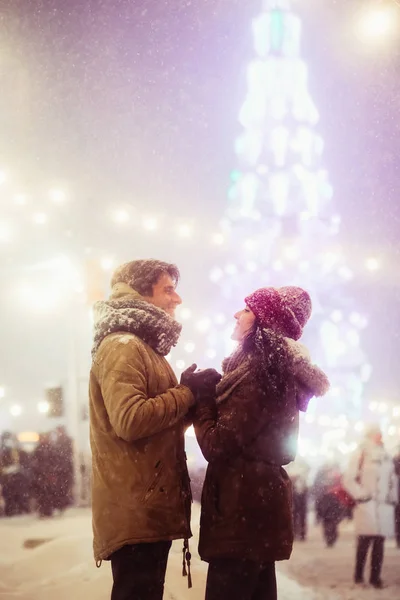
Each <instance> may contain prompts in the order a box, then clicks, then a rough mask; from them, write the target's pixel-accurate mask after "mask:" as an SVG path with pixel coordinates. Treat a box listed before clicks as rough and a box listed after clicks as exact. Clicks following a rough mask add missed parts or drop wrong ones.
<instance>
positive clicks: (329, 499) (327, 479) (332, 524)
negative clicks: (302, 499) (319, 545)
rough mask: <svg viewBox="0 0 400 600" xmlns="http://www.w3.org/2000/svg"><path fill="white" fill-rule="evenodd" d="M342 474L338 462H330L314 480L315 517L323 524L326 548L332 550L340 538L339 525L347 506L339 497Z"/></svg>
mask: <svg viewBox="0 0 400 600" xmlns="http://www.w3.org/2000/svg"><path fill="white" fill-rule="evenodd" d="M341 485H342V473H341V470H340V467H339V465H338V464H337V463H336V462H328V463H326V464H325V465H323V466H322V467H321V468H320V469H319V471H318V472H317V474H316V476H315V480H314V488H313V494H314V498H315V515H316V521H317V523H321V525H322V532H323V536H324V540H325V543H326V546H327V547H328V548H332V547H333V546H334V545H335V544H336V542H337V539H338V537H339V523H340V522H341V520H342V519H343V517H344V515H345V510H346V509H345V506H344V505H343V504H342V502H341V501H340V499H339V497H338V493H337V491H338V489H339V488H340V487H341Z"/></svg>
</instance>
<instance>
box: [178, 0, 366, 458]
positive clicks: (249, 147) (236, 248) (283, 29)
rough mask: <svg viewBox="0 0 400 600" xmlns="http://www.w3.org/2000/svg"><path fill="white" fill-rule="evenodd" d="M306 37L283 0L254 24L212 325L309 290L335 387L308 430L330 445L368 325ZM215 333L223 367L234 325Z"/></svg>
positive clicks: (341, 427)
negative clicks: (256, 304)
mask: <svg viewBox="0 0 400 600" xmlns="http://www.w3.org/2000/svg"><path fill="white" fill-rule="evenodd" d="M301 30H302V27H301V21H300V19H299V17H298V16H297V15H296V14H294V13H293V12H292V11H291V9H290V3H289V2H287V1H285V0H265V1H264V6H263V11H262V13H261V15H260V16H259V17H258V18H256V19H255V20H254V22H253V35H254V49H255V53H256V56H255V58H254V59H253V60H252V62H251V63H250V65H249V67H248V71H247V94H246V98H245V101H244V104H243V106H242V108H241V110H240V114H239V122H240V125H241V133H240V135H239V136H238V138H237V140H236V145H235V150H236V154H237V158H238V168H237V170H235V171H233V172H232V173H231V186H230V189H229V193H228V197H229V204H228V207H227V209H226V211H225V215H224V218H223V223H222V229H223V234H224V236H225V239H226V253H225V254H224V256H225V258H226V260H225V263H224V264H220V265H218V266H215V267H214V268H213V269H212V271H211V279H212V281H213V282H215V284H216V285H217V286H218V291H216V297H219V298H221V304H220V310H219V311H217V317H216V319H215V318H214V323H215V321H217V323H216V324H217V325H218V324H221V323H223V321H224V316H223V315H224V314H225V315H227V316H230V315H232V314H233V313H234V312H235V311H236V310H238V309H240V308H242V306H241V302H242V299H243V298H244V297H245V295H246V294H247V293H249V292H250V291H252V290H253V289H255V288H256V287H263V286H269V285H272V286H280V285H289V284H294V285H300V286H302V287H304V288H306V289H307V290H309V292H310V293H311V295H312V298H313V305H314V311H313V318H312V320H311V322H310V324H309V325H308V326H307V332H306V334H305V336H304V341H305V342H306V343H307V345H308V346H309V347H310V349H311V352H312V356H313V358H314V360H315V361H316V362H317V363H318V364H319V365H320V366H321V367H323V368H324V369H325V370H326V372H327V373H328V374H329V377H330V379H331V382H332V388H331V391H330V393H329V396H327V397H325V399H323V400H321V401H319V402H318V403H315V404H314V403H312V404H311V408H310V412H309V414H308V416H307V418H306V423H304V424H303V431H304V432H306V431H307V423H308V424H310V425H311V423H313V422H315V421H316V420H317V422H318V423H319V425H321V428H320V430H321V429H322V430H324V431H326V432H328V429H329V435H330V436H331V438H332V440H331V442H333V440H336V441H337V442H338V443H339V444H340V437H341V436H342V438H343V436H344V431H345V429H346V427H347V426H348V424H349V422H351V421H356V420H357V419H360V418H361V411H362V399H363V388H364V384H365V382H366V381H367V380H368V378H369V376H370V366H369V365H368V364H367V363H366V361H365V357H364V354H363V352H362V349H361V347H360V331H361V330H362V329H363V328H364V327H365V325H366V320H365V318H364V317H362V315H361V314H360V313H359V312H358V311H357V310H355V308H354V306H353V304H352V302H351V300H350V299H349V298H348V297H347V296H346V284H347V283H348V282H349V281H350V280H351V279H352V276H353V275H352V272H351V270H350V269H349V268H348V266H347V265H346V263H345V258H344V256H343V254H342V252H341V249H340V245H339V240H338V236H337V234H338V232H339V226H340V217H339V216H338V214H337V212H336V210H335V207H334V204H333V190H332V186H331V184H330V181H329V176H328V172H327V170H326V169H325V168H324V166H323V163H322V151H323V146H324V144H323V140H322V139H321V137H320V136H319V134H318V131H317V129H316V125H317V123H318V120H319V115H318V111H317V108H316V106H315V104H314V102H313V100H312V98H311V96H310V93H309V90H308V70H307V66H306V64H305V62H304V61H303V60H302V59H301V57H300V40H301ZM218 319H219V322H218ZM227 323H228V321H227ZM211 329H212V330H213V333H212V334H210V333H209V334H208V336H207V341H208V347H209V348H211V350H208V353H209V357H210V358H211V357H213V355H214V354H213V350H212V348H218V350H217V351H216V353H215V354H216V356H215V364H218V363H219V360H220V359H221V358H222V356H224V355H226V354H227V353H228V352H229V350H230V344H229V343H228V344H226V345H225V346H224V347H221V340H229V337H230V333H231V330H232V319H229V326H228V325H227V326H226V327H225V328H224V327H222V331H221V329H220V330H219V331H218V332H217V331H215V327H212V328H211ZM189 351H190V348H189ZM196 353H197V351H196ZM196 358H197V356H196ZM178 362H179V361H178ZM178 366H179V365H178ZM304 428H305V429H304ZM335 431H336V432H337V435H336V434H335ZM306 435H307V433H306ZM328 437H329V436H328ZM336 441H335V442H333V443H336ZM344 452H345V450H344Z"/></svg>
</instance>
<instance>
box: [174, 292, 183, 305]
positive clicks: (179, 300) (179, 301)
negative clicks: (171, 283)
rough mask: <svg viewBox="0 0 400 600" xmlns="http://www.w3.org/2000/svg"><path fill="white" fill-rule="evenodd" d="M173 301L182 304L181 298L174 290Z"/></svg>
mask: <svg viewBox="0 0 400 600" xmlns="http://www.w3.org/2000/svg"><path fill="white" fill-rule="evenodd" d="M174 302H175V303H176V304H182V298H181V297H180V295H179V294H177V293H176V292H175V294H174Z"/></svg>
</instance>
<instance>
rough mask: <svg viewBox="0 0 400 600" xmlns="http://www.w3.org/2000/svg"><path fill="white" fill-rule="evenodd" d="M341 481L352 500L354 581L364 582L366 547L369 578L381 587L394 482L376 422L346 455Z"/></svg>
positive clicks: (390, 528) (391, 527)
mask: <svg viewBox="0 0 400 600" xmlns="http://www.w3.org/2000/svg"><path fill="white" fill-rule="evenodd" d="M343 484H344V486H345V488H346V490H347V491H348V493H349V494H350V495H351V496H352V497H353V498H354V501H355V503H356V505H355V508H354V528H355V533H356V536H357V551H356V565H355V573H354V581H355V583H363V582H364V569H365V564H366V560H367V555H368V550H369V548H370V547H371V548H372V554H371V570H370V577H369V582H370V584H371V585H372V586H373V587H375V588H378V589H379V588H382V587H383V582H382V578H381V572H382V565H383V558H384V543H385V538H386V537H394V506H395V505H396V503H397V500H398V497H397V493H398V482H397V478H396V475H395V469H394V464H393V459H392V458H391V457H390V456H389V454H388V453H387V452H386V450H385V448H384V445H383V441H382V432H381V429H380V426H379V425H370V426H368V427H367V428H366V429H365V433H364V439H363V440H362V442H361V444H360V445H359V447H358V448H357V450H356V451H355V452H354V454H353V455H352V457H351V458H350V461H349V465H348V468H347V470H346V471H345V474H344V478H343Z"/></svg>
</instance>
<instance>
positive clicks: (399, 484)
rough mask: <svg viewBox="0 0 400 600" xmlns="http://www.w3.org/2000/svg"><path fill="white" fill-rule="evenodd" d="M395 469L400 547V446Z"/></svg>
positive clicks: (396, 530)
mask: <svg viewBox="0 0 400 600" xmlns="http://www.w3.org/2000/svg"><path fill="white" fill-rule="evenodd" d="M394 471H395V473H396V475H397V504H396V508H395V513H394V514H395V534H396V544H397V547H398V548H400V448H399V450H398V452H397V454H396V456H395V457H394Z"/></svg>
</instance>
